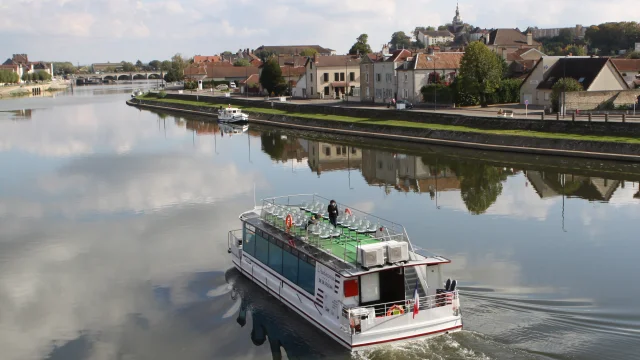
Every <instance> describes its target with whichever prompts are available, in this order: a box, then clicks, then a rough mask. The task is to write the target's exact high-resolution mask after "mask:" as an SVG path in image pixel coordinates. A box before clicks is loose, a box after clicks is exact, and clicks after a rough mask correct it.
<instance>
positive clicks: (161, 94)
mask: <svg viewBox="0 0 640 360" xmlns="http://www.w3.org/2000/svg"><path fill="white" fill-rule="evenodd" d="M165 97H167V92H166V91H160V92H159V93H158V99H164V98H165Z"/></svg>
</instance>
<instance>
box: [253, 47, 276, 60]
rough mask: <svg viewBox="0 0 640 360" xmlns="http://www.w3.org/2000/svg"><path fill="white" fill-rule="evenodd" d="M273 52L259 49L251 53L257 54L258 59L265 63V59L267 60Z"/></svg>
mask: <svg viewBox="0 0 640 360" xmlns="http://www.w3.org/2000/svg"><path fill="white" fill-rule="evenodd" d="M275 54H276V53H275V52H273V51H268V50H260V51H256V52H255V53H253V55H255V56H257V57H258V58H259V59H260V61H262V62H263V63H266V62H267V60H269V58H271V57H272V56H274V55H275Z"/></svg>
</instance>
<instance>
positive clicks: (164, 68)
mask: <svg viewBox="0 0 640 360" xmlns="http://www.w3.org/2000/svg"><path fill="white" fill-rule="evenodd" d="M160 70H162V71H169V70H171V61H169V60H165V61H163V62H162V63H161V64H160Z"/></svg>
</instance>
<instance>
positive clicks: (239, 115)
mask: <svg viewBox="0 0 640 360" xmlns="http://www.w3.org/2000/svg"><path fill="white" fill-rule="evenodd" d="M218 121H222V122H229V123H234V122H246V121H249V115H247V114H245V113H243V112H242V111H241V110H240V109H238V108H233V107H231V105H229V107H227V108H226V109H220V110H218Z"/></svg>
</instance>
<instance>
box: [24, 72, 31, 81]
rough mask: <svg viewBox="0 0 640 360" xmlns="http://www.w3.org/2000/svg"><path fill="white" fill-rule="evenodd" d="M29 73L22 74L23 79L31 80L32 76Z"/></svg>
mask: <svg viewBox="0 0 640 360" xmlns="http://www.w3.org/2000/svg"><path fill="white" fill-rule="evenodd" d="M29 75H30V74H29V73H23V74H22V81H29V80H31V77H30V76H29Z"/></svg>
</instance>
